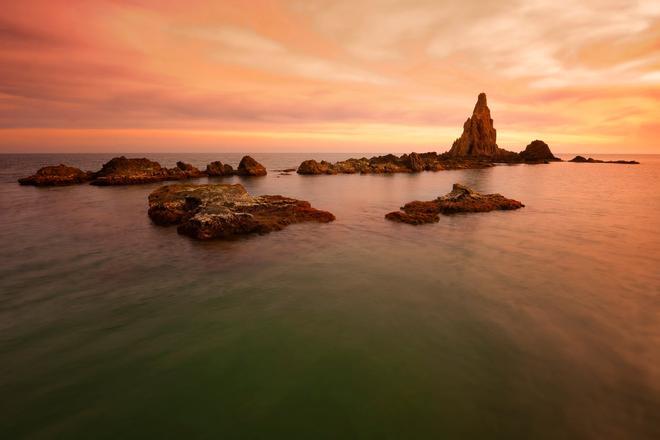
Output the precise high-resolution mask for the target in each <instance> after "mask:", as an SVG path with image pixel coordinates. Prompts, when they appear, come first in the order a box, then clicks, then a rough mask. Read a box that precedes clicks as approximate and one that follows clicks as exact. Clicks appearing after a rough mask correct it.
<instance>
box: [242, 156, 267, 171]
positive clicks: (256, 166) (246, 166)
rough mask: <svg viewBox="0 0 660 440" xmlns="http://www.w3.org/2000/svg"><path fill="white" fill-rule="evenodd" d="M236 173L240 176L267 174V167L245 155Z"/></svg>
mask: <svg viewBox="0 0 660 440" xmlns="http://www.w3.org/2000/svg"><path fill="white" fill-rule="evenodd" d="M236 174H238V175H239V176H265V175H266V174H268V173H267V171H266V168H265V167H264V166H263V165H261V164H260V163H259V162H257V161H256V160H254V159H253V158H252V157H250V156H243V159H241V162H240V163H239V164H238V169H237V170H236Z"/></svg>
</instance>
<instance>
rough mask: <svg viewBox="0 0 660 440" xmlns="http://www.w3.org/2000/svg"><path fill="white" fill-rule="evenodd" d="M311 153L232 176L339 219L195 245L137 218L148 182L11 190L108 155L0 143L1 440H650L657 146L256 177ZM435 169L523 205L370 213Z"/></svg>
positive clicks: (656, 351)
mask: <svg viewBox="0 0 660 440" xmlns="http://www.w3.org/2000/svg"><path fill="white" fill-rule="evenodd" d="M152 156H153V157H154V158H155V159H158V160H160V161H161V162H162V163H164V164H167V165H169V164H170V162H172V163H173V161H174V160H177V159H184V160H186V161H189V162H192V163H194V164H196V165H202V164H203V163H206V162H209V161H210V160H216V159H217V160H223V161H229V162H230V163H232V159H234V157H233V156H231V155H224V156H223V155H213V156H212V157H207V156H206V155H178V156H176V155H175V156H171V157H170V156H162V157H160V156H158V157H156V155H152ZM307 156H309V155H307ZM307 156H305V157H299V156H297V155H265V156H263V157H258V155H255V157H256V158H257V159H258V160H260V161H262V162H263V163H265V164H266V165H267V167H268V168H269V170H271V171H270V174H269V176H268V177H266V178H264V179H253V180H249V179H246V180H238V178H233V179H228V180H226V181H231V182H234V181H236V182H239V181H240V182H241V183H243V184H244V185H245V186H246V188H247V189H248V191H250V192H251V193H254V194H283V195H287V196H292V197H297V198H302V199H305V200H310V201H311V202H312V204H313V206H315V207H318V208H320V209H327V210H329V211H331V212H333V213H334V214H335V215H336V216H337V221H336V222H334V223H330V224H302V225H295V226H291V227H289V228H287V229H285V230H284V231H281V232H277V233H273V234H269V235H266V236H255V237H250V238H247V239H239V240H235V241H230V242H211V243H201V242H196V241H192V240H189V239H188V238H186V237H183V236H179V235H177V234H176V231H175V230H174V229H172V228H160V227H156V226H153V225H152V224H150V222H149V220H148V217H147V216H146V208H147V205H146V196H147V194H148V193H149V192H150V191H151V190H153V189H154V188H156V187H157V186H158V185H143V186H134V187H122V188H98V187H92V186H76V187H67V188H53V189H38V188H29V187H20V186H18V185H16V184H15V183H14V179H15V178H16V177H17V176H19V175H23V174H29V172H31V171H33V170H34V169H36V168H38V166H40V164H42V163H44V162H45V163H59V162H60V161H66V162H67V163H72V164H74V165H80V166H84V167H86V168H96V167H97V164H99V163H102V162H103V161H104V160H107V158H108V157H106V156H94V155H87V156H73V157H71V156H69V157H62V158H60V157H56V158H54V157H48V156H2V157H0V164H1V168H0V170H1V173H2V174H1V178H2V182H1V183H0V202H1V205H0V208H1V209H0V212H2V214H1V217H0V234H1V235H0V238H1V239H2V244H3V249H4V251H3V253H2V256H1V257H0V261H1V263H2V264H1V265H0V360H1V362H0V395H2V399H0V432H2V433H3V434H2V437H3V438H12V439H13V438H181V437H185V438H306V439H307V438H379V439H381V438H393V439H399V438H552V439H554V438H634V439H640V438H658V437H660V320H659V319H658V318H659V317H660V271H658V267H660V236H659V232H658V231H659V230H660V228H659V226H660V197H659V196H658V194H657V188H658V187H660V186H659V185H658V184H659V183H660V161H659V160H658V158H657V157H653V156H647V157H642V158H641V159H640V160H641V161H642V165H639V166H637V167H627V166H617V165H605V164H603V165H584V164H567V163H561V164H551V165H543V166H524V165H523V166H507V167H496V168H492V169H485V170H465V171H450V172H449V171H448V172H440V173H421V174H418V175H396V176H359V175H357V176H316V177H305V176H297V175H291V176H278V175H277V173H276V172H273V171H272V170H273V169H276V168H285V167H289V166H292V165H294V166H295V165H296V164H297V163H299V162H300V161H301V160H302V159H303V158H308V157H307ZM314 157H317V156H314ZM626 157H627V156H626ZM236 161H237V160H236ZM234 165H235V164H234ZM201 181H205V179H202V180H201ZM453 182H463V183H466V184H469V185H472V186H474V187H475V188H476V189H478V190H481V191H486V192H500V193H502V194H504V195H505V196H508V197H513V198H516V199H519V200H521V201H523V202H524V203H525V204H526V207H525V208H524V209H522V210H519V211H515V212H494V213H488V214H476V215H458V216H454V217H443V218H442V219H441V221H440V222H439V223H438V224H434V225H426V226H421V227H413V226H409V225H402V224H395V223H391V222H386V221H385V220H384V219H383V216H384V214H385V213H387V212H389V211H392V210H395V209H396V208H398V207H399V206H400V205H401V204H403V203H405V202H407V201H411V200H414V199H420V200H429V199H432V198H434V197H436V196H437V195H440V194H444V193H445V192H447V191H449V189H450V188H451V184H452V183H453Z"/></svg>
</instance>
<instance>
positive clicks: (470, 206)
mask: <svg viewBox="0 0 660 440" xmlns="http://www.w3.org/2000/svg"><path fill="white" fill-rule="evenodd" d="M524 206H525V205H523V204H522V203H520V202H519V201H517V200H513V199H507V198H506V197H503V196H501V195H500V194H480V193H478V192H476V191H474V190H472V189H470V188H468V187H466V186H463V185H461V184H458V183H455V184H454V187H453V188H452V191H451V192H450V193H448V194H446V195H444V196H441V197H438V198H437V199H435V200H431V201H428V202H419V201H414V202H410V203H406V204H405V205H404V206H403V207H402V208H401V211H395V212H390V213H389V214H387V215H385V218H386V219H388V220H392V221H397V222H403V223H410V224H413V225H418V224H423V223H432V222H437V221H438V220H439V216H438V214H445V215H449V214H456V213H459V212H487V211H493V210H511V209H519V208H522V207H524Z"/></svg>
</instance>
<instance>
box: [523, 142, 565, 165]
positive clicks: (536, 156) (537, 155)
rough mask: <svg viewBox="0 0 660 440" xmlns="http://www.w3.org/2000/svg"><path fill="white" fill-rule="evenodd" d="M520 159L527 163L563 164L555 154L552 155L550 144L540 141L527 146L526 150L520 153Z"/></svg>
mask: <svg viewBox="0 0 660 440" xmlns="http://www.w3.org/2000/svg"><path fill="white" fill-rule="evenodd" d="M520 157H521V158H522V160H523V161H525V162H549V161H558V162H561V159H559V158H557V157H555V156H554V154H552V151H550V147H548V144H546V143H545V142H543V141H540V140H538V139H537V140H535V141H532V142H531V143H530V144H529V145H527V147H526V148H525V150H524V151H521V152H520Z"/></svg>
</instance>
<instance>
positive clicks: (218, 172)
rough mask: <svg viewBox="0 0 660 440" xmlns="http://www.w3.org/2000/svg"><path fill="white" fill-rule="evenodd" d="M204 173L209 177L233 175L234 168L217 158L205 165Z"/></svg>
mask: <svg viewBox="0 0 660 440" xmlns="http://www.w3.org/2000/svg"><path fill="white" fill-rule="evenodd" d="M206 174H207V175H208V176H209V177H225V176H233V175H234V168H232V166H231V165H228V164H223V163H222V162H220V161H219V160H216V161H215V162H211V163H210V164H208V165H206Z"/></svg>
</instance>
